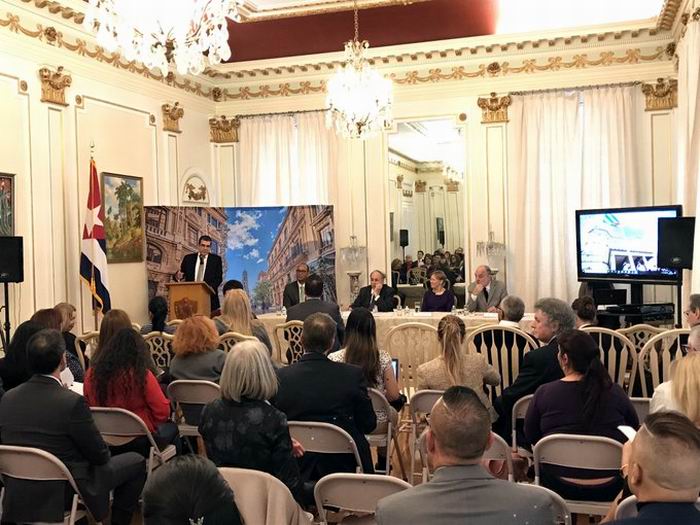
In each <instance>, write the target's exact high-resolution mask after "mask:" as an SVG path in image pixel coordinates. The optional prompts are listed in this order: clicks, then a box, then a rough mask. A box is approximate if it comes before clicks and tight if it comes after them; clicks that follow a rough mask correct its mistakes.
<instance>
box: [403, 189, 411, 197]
mask: <svg viewBox="0 0 700 525" xmlns="http://www.w3.org/2000/svg"><path fill="white" fill-rule="evenodd" d="M402 195H403V196H404V197H406V198H407V199H412V198H413V190H403V192H402Z"/></svg>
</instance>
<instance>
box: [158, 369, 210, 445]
mask: <svg viewBox="0 0 700 525" xmlns="http://www.w3.org/2000/svg"><path fill="white" fill-rule="evenodd" d="M220 397H221V388H219V385H217V384H216V383H212V382H211V381H195V380H188V379H180V380H178V381H173V382H172V383H170V384H169V385H168V399H170V401H171V402H172V403H173V404H174V405H175V414H176V417H175V422H176V423H177V429H178V431H179V433H180V436H194V437H199V430H198V429H197V427H198V425H199V418H196V421H195V420H193V418H192V416H193V414H194V413H195V412H196V410H195V409H197V408H198V409H199V413H200V414H201V412H202V409H203V408H204V406H205V405H207V404H209V403H211V402H212V401H215V400H217V399H219V398H220ZM180 414H181V416H179V415H180Z"/></svg>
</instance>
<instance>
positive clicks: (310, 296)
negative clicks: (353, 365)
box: [287, 274, 345, 352]
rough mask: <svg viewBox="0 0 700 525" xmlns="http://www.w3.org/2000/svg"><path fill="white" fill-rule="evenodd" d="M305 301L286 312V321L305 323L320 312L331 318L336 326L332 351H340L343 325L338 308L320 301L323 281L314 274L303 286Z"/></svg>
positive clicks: (327, 302)
mask: <svg viewBox="0 0 700 525" xmlns="http://www.w3.org/2000/svg"><path fill="white" fill-rule="evenodd" d="M304 289H305V290H306V301H304V302H303V303H299V304H297V305H294V306H292V307H291V308H290V309H289V310H287V321H305V320H306V318H307V317H309V316H310V315H311V314H315V313H318V312H322V313H325V314H328V315H330V316H331V319H333V321H335V324H336V336H335V343H334V345H333V351H334V352H335V351H336V350H338V349H340V345H342V344H343V341H344V340H345V323H344V322H343V318H342V317H341V316H340V308H339V307H338V305H337V304H335V303H331V302H329V301H323V300H321V296H322V295H323V279H321V276H319V275H316V274H311V275H309V277H308V279H306V283H305V285H304Z"/></svg>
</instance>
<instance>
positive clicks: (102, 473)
mask: <svg viewBox="0 0 700 525" xmlns="http://www.w3.org/2000/svg"><path fill="white" fill-rule="evenodd" d="M65 354H66V347H65V343H64V341H63V337H62V336H61V334H60V332H58V331H57V330H41V331H40V332H38V333H37V334H35V335H34V336H33V337H32V338H31V339H30V340H29V343H28V345H27V361H28V364H29V369H30V370H31V371H32V372H33V374H34V375H33V376H32V377H31V378H30V379H29V381H27V382H26V383H23V384H22V385H20V386H18V387H16V388H14V389H12V390H11V391H10V392H8V393H7V394H5V396H4V397H3V399H2V403H0V439H1V440H2V443H3V444H4V445H17V446H23V447H34V448H39V449H42V450H45V451H46V452H50V453H51V454H53V455H55V456H56V457H58V459H60V460H61V461H63V463H64V464H65V465H66V467H68V470H69V471H70V473H71V474H72V475H73V478H75V481H76V483H77V485H78V488H79V489H80V492H81V494H82V495H83V498H84V499H85V503H86V505H87V506H88V508H89V509H90V511H91V513H92V515H93V516H94V518H95V520H97V521H103V520H104V519H105V518H106V517H107V515H108V513H109V492H110V490H113V491H114V500H113V503H112V523H114V524H129V523H130V522H131V515H132V513H133V511H134V510H135V509H136V507H137V505H138V499H139V496H140V494H141V490H142V489H143V485H144V483H145V481H146V463H145V460H144V458H143V456H141V455H140V454H137V453H135V452H128V453H125V454H119V455H118V456H115V457H113V458H110V454H109V448H108V447H107V444H106V443H105V442H104V441H103V439H102V436H101V435H100V433H99V432H98V430H97V428H96V427H95V423H94V421H93V419H92V414H91V413H90V409H89V408H88V405H87V403H86V401H85V398H84V397H83V396H81V395H79V394H76V393H75V392H72V391H70V390H68V389H67V388H65V387H64V386H63V385H62V384H61V379H60V374H61V371H62V370H63V369H65V367H66V355H65ZM3 481H5V483H6V486H5V488H6V492H5V501H4V502H3V521H5V520H7V521H13V522H17V523H25V522H39V521H41V522H63V509H64V499H65V498H64V490H65V485H64V484H63V483H61V482H58V483H57V484H56V485H54V486H53V487H47V485H46V484H44V483H37V482H34V481H24V480H16V479H14V480H13V479H11V478H8V479H6V480H3ZM49 483H53V482H49Z"/></svg>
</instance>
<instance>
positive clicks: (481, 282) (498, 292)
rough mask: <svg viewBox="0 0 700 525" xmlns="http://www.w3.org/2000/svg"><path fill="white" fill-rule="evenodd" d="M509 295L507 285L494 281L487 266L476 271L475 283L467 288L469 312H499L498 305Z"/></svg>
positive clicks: (482, 266)
mask: <svg viewBox="0 0 700 525" xmlns="http://www.w3.org/2000/svg"><path fill="white" fill-rule="evenodd" d="M507 295H508V292H507V291H506V285H505V284H504V283H502V282H501V281H495V280H493V279H492V274H491V268H489V267H488V266H486V265H481V266H479V267H477V269H476V270H475V271H474V282H472V283H470V284H469V286H468V287H467V310H469V311H470V312H497V311H498V305H499V304H501V301H503V299H505V297H506V296H507Z"/></svg>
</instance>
